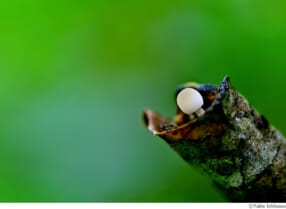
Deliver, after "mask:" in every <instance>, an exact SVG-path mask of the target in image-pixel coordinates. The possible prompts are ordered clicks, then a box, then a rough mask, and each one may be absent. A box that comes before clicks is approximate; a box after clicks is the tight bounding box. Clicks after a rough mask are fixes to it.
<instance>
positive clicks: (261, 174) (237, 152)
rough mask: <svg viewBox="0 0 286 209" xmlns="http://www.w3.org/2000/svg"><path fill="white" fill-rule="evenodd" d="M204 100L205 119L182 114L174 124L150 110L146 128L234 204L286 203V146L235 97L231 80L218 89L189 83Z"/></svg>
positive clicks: (283, 140) (262, 117)
mask: <svg viewBox="0 0 286 209" xmlns="http://www.w3.org/2000/svg"><path fill="white" fill-rule="evenodd" d="M185 87H192V88H195V89H197V90H198V91H199V92H200V93H201V94H202V96H203V98H204V103H205V105H204V106H203V108H204V110H205V114H204V115H203V116H201V117H199V118H198V117H193V118H191V119H190V117H189V116H187V115H185V114H184V113H182V112H181V111H180V110H179V109H177V114H176V116H175V118H174V120H172V121H170V120H168V119H166V118H164V117H163V116H161V115H159V114H157V113H155V112H153V111H151V110H145V111H144V113H143V118H144V122H145V124H146V126H147V127H148V129H149V130H150V131H152V132H153V133H154V134H155V135H158V136H160V137H161V138H163V139H164V140H165V141H166V142H167V143H168V144H169V145H170V146H171V147H172V148H173V149H174V150H175V151H176V152H177V153H178V154H179V155H180V156H181V157H182V158H184V159H185V160H186V161H187V162H188V163H190V164H191V165H194V166H198V167H200V168H202V169H203V170H204V171H205V172H207V173H208V174H210V175H211V177H212V178H213V180H214V182H215V184H216V185H217V186H218V187H219V188H220V189H221V190H222V191H223V192H224V193H225V195H226V196H227V197H228V198H229V200H231V201H239V202H254V201H267V202H274V201H275V202H277V201H279V202H285V201H286V158H285V156H286V141H285V138H284V137H283V135H282V134H281V133H280V132H279V131H278V130H277V129H275V128H274V127H273V126H272V125H271V124H269V123H268V121H267V120H266V119H265V117H264V116H263V115H261V114H259V113H258V112H257V111H256V110H255V109H254V108H253V107H252V106H251V105H250V104H249V102H248V101H247V100H246V99H245V98H244V97H243V96H242V95H240V94H239V93H238V92H237V91H235V90H234V89H233V88H232V87H231V85H230V83H229V79H228V77H225V78H224V80H223V81H222V83H221V84H220V85H219V86H218V87H216V86H214V85H210V84H202V85H196V84H194V83H188V84H185V85H182V86H179V88H178V89H177V91H176V94H177V93H178V92H179V91H180V90H181V89H183V88H185Z"/></svg>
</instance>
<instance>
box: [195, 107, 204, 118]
mask: <svg viewBox="0 0 286 209" xmlns="http://www.w3.org/2000/svg"><path fill="white" fill-rule="evenodd" d="M195 114H196V115H197V116H198V117H201V116H202V115H203V114H205V111H204V109H203V108H200V109H198V110H197V111H196V112H195Z"/></svg>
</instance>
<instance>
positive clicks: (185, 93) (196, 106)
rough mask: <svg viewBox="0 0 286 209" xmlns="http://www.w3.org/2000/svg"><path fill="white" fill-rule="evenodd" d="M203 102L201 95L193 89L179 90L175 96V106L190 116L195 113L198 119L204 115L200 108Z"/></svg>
mask: <svg viewBox="0 0 286 209" xmlns="http://www.w3.org/2000/svg"><path fill="white" fill-rule="evenodd" d="M203 104H204V100H203V97H202V95H201V94H200V93H199V92H198V91H197V90H195V89H193V88H185V89H183V90H181V91H180V92H179V94H178V96H177V105H178V107H179V108H180V109H181V110H182V112H184V113H185V114H187V115H189V116H190V117H191V116H192V114H193V113H195V114H196V115H197V116H198V117H200V116H202V115H203V114H204V112H205V111H204V109H203V108H202V106H203Z"/></svg>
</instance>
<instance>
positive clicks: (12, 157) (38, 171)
mask: <svg viewBox="0 0 286 209" xmlns="http://www.w3.org/2000/svg"><path fill="white" fill-rule="evenodd" d="M285 11H286V4H285V1H276V0H274V1H261V0H253V1H247V0H225V1H220V0H219V1H168V0H164V1H163V0H162V1H150V0H145V1H126V0H121V1H108V0H99V1H84V0H81V1H80V0H78V1H71V0H70V1H59V0H57V1H55V0H50V1H30V0H27V1H17V0H16V1H2V2H1V3H0V17H1V19H0V27H1V31H0V67H1V75H0V95H1V102H0V107H1V108H0V113H1V122H0V139H1V140H0V143H1V144H0V168H1V170H0V201H21V202H27V201H28V202H32V201H44V202H49V201H53V202H57V201H73V202H75V201H76V202H80V201H100V202H123V201H124V202H145V201H148V202H161V201H164V202H184V201H187V202H221V201H226V199H225V198H224V197H223V195H222V194H221V193H220V192H219V191H217V190H216V189H215V188H214V187H213V185H212V183H211V181H210V179H209V178H208V177H207V176H205V175H204V174H203V173H201V172H200V171H198V170H197V169H195V168H193V167H190V166H189V165H187V164H186V163H185V162H184V161H183V160H182V159H181V158H180V157H179V156H178V155H177V154H176V153H175V152H174V151H173V150H171V148H170V147H169V146H168V145H167V144H166V143H165V142H164V141H162V140H161V139H159V138H158V137H154V136H152V134H151V133H149V132H148V131H147V130H146V129H145V128H144V126H143V123H142V121H141V112H142V110H143V109H144V108H147V107H150V108H152V109H154V110H156V111H158V112H160V113H162V114H164V115H167V116H169V117H172V116H173V114H174V113H175V103H174V99H173V92H174V89H175V87H176V86H177V85H178V84H181V83H184V82H187V81H196V82H200V83H215V84H219V83H220V82H221V80H222V79H223V76H225V75H229V76H230V78H231V82H232V84H233V85H234V86H235V88H236V89H237V90H238V91H240V92H241V93H242V94H243V95H245V96H246V97H247V98H248V99H249V101H250V102H251V103H252V104H253V105H254V106H255V107H256V108H257V109H258V110H259V111H260V112H261V113H263V114H265V116H266V117H267V118H268V119H269V120H270V122H271V123H272V124H274V125H275V126H276V127H277V128H278V129H280V130H281V131H282V132H283V133H284V134H285V133H286V132H285V130H286V123H285V112H286V110H285V108H284V107H285V102H286V99H285V98H286V97H285V90H286V88H285V79H286V12H285Z"/></svg>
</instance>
